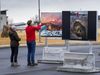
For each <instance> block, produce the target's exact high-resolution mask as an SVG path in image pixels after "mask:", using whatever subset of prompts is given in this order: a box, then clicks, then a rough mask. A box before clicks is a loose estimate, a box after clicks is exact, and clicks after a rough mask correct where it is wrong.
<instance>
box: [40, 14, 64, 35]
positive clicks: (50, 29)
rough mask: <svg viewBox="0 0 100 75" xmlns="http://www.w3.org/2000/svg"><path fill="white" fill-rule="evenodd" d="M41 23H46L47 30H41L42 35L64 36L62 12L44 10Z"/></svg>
mask: <svg viewBox="0 0 100 75" xmlns="http://www.w3.org/2000/svg"><path fill="white" fill-rule="evenodd" d="M41 23H42V25H43V28H44V25H45V28H46V29H45V32H46V34H45V35H44V34H43V33H44V31H43V32H42V31H41V36H62V13H61V12H42V13H41Z"/></svg>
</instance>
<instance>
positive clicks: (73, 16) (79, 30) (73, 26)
mask: <svg viewBox="0 0 100 75" xmlns="http://www.w3.org/2000/svg"><path fill="white" fill-rule="evenodd" d="M62 23H63V26H62V28H63V29H62V30H63V31H62V33H63V36H62V39H69V40H96V24H97V12H96V11H63V12H62Z"/></svg>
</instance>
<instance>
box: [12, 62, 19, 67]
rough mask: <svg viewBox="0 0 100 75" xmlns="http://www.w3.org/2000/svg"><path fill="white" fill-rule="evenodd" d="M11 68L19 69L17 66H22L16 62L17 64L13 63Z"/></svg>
mask: <svg viewBox="0 0 100 75" xmlns="http://www.w3.org/2000/svg"><path fill="white" fill-rule="evenodd" d="M11 66H12V67H17V66H20V65H19V64H18V63H16V62H15V63H14V62H13V63H11Z"/></svg>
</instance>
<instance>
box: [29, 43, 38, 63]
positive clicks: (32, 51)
mask: <svg viewBox="0 0 100 75" xmlns="http://www.w3.org/2000/svg"><path fill="white" fill-rule="evenodd" d="M35 47H36V42H35V41H31V42H27V48H28V54H27V62H28V64H34V63H35Z"/></svg>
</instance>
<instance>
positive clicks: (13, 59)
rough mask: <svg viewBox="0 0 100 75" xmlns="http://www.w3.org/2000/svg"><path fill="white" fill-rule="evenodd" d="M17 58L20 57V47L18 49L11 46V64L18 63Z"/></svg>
mask: <svg viewBox="0 0 100 75" xmlns="http://www.w3.org/2000/svg"><path fill="white" fill-rule="evenodd" d="M17 56H18V46H17V47H12V46H11V59H10V61H11V63H12V62H16V63H17Z"/></svg>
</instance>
